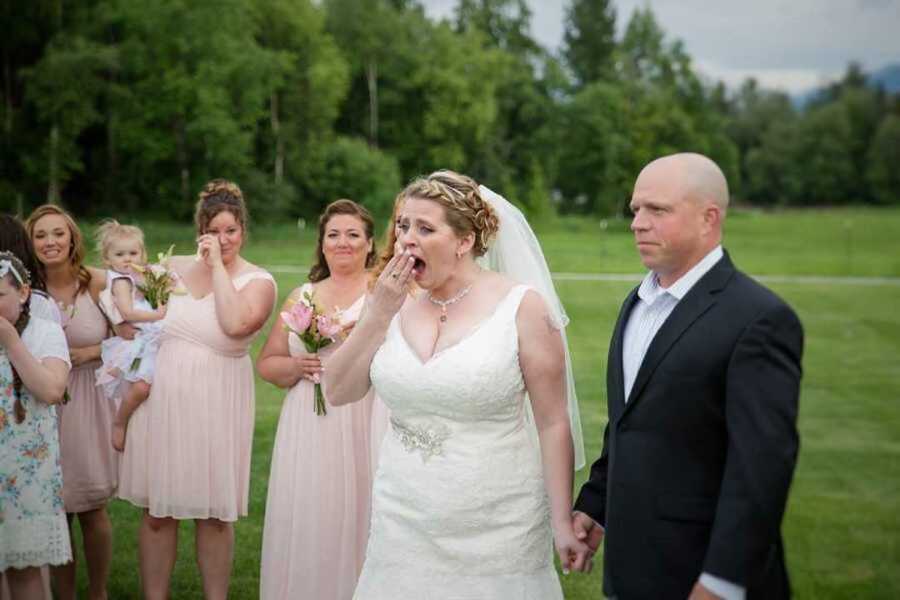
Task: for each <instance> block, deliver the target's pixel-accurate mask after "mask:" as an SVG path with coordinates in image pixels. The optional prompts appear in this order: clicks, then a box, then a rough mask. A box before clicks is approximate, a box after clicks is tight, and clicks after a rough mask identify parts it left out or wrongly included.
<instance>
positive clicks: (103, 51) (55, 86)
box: [22, 34, 116, 203]
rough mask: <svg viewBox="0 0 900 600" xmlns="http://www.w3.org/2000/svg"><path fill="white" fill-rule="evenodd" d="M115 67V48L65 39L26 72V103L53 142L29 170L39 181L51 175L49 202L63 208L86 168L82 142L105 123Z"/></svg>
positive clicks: (61, 37)
mask: <svg viewBox="0 0 900 600" xmlns="http://www.w3.org/2000/svg"><path fill="white" fill-rule="evenodd" d="M115 62H116V53H115V51H114V50H112V49H111V48H106V47H103V46H101V45H99V44H96V43H93V42H91V41H89V40H85V39H84V38H82V37H80V36H77V35H68V34H59V35H57V36H56V37H55V38H54V39H53V41H52V42H51V43H50V44H48V46H47V49H46V52H45V53H44V56H43V57H42V58H41V60H40V61H39V62H38V63H37V64H35V65H34V66H33V67H30V68H28V69H24V70H23V72H22V74H23V76H24V77H25V79H26V85H27V94H26V98H27V100H28V101H29V102H30V103H31V104H33V105H34V108H35V111H36V113H37V114H38V115H39V117H38V122H39V123H40V125H41V126H42V127H41V128H42V129H43V131H44V132H45V135H46V137H45V139H46V140H47V143H46V146H45V148H46V151H45V153H44V154H43V156H39V157H32V159H31V160H29V161H28V162H27V166H28V167H29V171H30V173H31V174H32V176H34V177H40V175H41V174H42V173H44V174H46V175H45V178H46V182H47V183H46V189H47V196H46V200H47V202H55V203H58V202H59V201H60V193H61V189H62V186H63V185H64V184H65V182H66V181H68V180H69V178H70V177H71V175H72V173H74V172H77V171H80V170H81V169H82V168H83V166H84V165H83V162H82V157H81V155H82V149H81V148H80V147H79V145H78V143H77V141H78V137H79V136H80V135H81V134H82V132H84V130H85V129H87V128H88V127H89V126H90V125H92V124H94V123H96V122H98V121H99V120H100V119H101V114H100V112H99V111H98V110H97V103H98V98H99V97H100V96H101V94H102V93H103V90H104V83H105V82H104V79H103V73H104V71H105V70H107V69H111V68H113V66H114V65H115Z"/></svg>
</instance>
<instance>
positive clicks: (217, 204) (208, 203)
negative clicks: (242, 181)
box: [194, 179, 248, 235]
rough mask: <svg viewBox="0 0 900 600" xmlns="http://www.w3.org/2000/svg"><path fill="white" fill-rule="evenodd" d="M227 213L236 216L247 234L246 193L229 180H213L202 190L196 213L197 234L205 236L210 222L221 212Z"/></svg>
mask: <svg viewBox="0 0 900 600" xmlns="http://www.w3.org/2000/svg"><path fill="white" fill-rule="evenodd" d="M223 211H227V212H230V213H231V214H232V215H234V219H235V220H236V221H237V222H238V224H239V225H240V226H241V229H243V230H244V234H245V235H246V233H247V225H248V215H247V205H246V204H245V203H244V193H243V192H241V188H239V187H238V184H236V183H234V182H233V181H228V180H227V179H213V180H211V181H208V182H207V183H206V185H204V186H203V189H202V190H200V194H199V198H198V200H197V207H196V210H195V211H194V224H195V225H196V226H197V234H198V235H203V234H204V233H206V230H207V228H208V227H209V223H210V221H212V220H213V219H215V218H216V215H218V214H219V213H220V212H223Z"/></svg>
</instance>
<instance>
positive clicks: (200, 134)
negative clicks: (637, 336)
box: [110, 0, 283, 218]
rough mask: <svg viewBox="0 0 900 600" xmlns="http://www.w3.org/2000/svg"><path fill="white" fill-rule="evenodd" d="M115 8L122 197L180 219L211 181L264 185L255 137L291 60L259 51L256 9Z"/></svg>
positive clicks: (218, 0) (221, 0)
mask: <svg viewBox="0 0 900 600" xmlns="http://www.w3.org/2000/svg"><path fill="white" fill-rule="evenodd" d="M114 9H115V10H113V9H111V10H110V18H111V20H112V22H111V24H110V26H112V27H115V28H116V29H117V30H118V31H119V32H120V35H121V41H120V43H119V47H120V57H121V61H120V62H121V70H122V76H121V82H122V86H123V89H124V90H126V92H125V93H123V94H122V95H121V96H120V97H119V98H117V103H116V106H115V107H114V111H115V113H116V115H117V119H118V123H119V131H120V134H119V135H118V137H117V142H118V144H119V147H120V148H121V149H122V152H121V154H122V176H123V179H124V180H126V181H127V182H128V187H127V188H126V190H127V191H126V192H123V193H130V194H135V195H136V196H137V197H139V198H143V199H147V200H151V206H153V207H154V208H155V209H156V210H164V211H167V212H168V213H169V214H171V215H175V216H178V217H179V218H181V217H186V216H187V215H189V214H190V211H191V205H192V197H193V194H194V192H195V191H196V190H197V189H198V188H199V187H200V186H201V185H202V183H203V182H204V181H206V180H208V179H210V178H212V177H223V176H224V177H229V178H232V179H235V180H237V181H238V182H240V181H241V180H242V179H246V178H248V177H252V178H253V179H254V180H259V178H257V177H253V175H254V173H255V172H256V167H255V160H254V153H253V145H254V141H255V134H256V130H257V125H258V123H259V121H260V120H261V119H263V118H264V117H265V116H266V112H265V110H266V106H267V101H268V100H269V98H270V91H271V89H272V83H271V82H272V81H273V79H275V78H277V76H278V68H279V67H280V66H281V65H282V62H283V61H279V60H278V55H276V54H274V53H273V52H271V51H267V50H264V49H262V48H261V47H260V46H259V45H258V43H257V41H256V39H255V37H254V34H255V31H254V27H253V26H252V23H253V20H252V18H251V14H250V12H249V8H248V7H247V5H246V4H245V3H244V2H242V1H240V0H215V1H213V0H203V1H199V2H198V1H188V0H173V1H171V2H166V3H151V4H137V3H133V2H130V1H129V0H118V3H117V4H116V5H115V7H114ZM212 23H214V24H215V26H210V24H212ZM248 196H249V197H250V198H251V204H254V203H265V202H267V201H268V199H267V198H265V197H254V196H253V195H251V194H248Z"/></svg>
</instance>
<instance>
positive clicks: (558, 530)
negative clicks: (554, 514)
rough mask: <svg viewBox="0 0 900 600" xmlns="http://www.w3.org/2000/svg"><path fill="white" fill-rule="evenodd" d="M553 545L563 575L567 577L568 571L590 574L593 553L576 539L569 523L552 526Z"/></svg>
mask: <svg viewBox="0 0 900 600" xmlns="http://www.w3.org/2000/svg"><path fill="white" fill-rule="evenodd" d="M553 543H554V545H555V546H556V552H557V554H559V562H560V565H561V566H562V571H563V574H564V575H568V574H569V571H581V572H585V573H589V572H590V570H591V568H592V562H591V559H592V558H593V556H594V552H593V551H592V550H591V549H590V547H589V546H588V545H587V544H586V543H585V542H583V541H581V540H579V539H578V538H577V537H576V535H575V531H574V530H573V528H572V524H571V523H570V522H568V521H567V522H565V523H561V524H559V525H554V527H553Z"/></svg>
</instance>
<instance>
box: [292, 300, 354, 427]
mask: <svg viewBox="0 0 900 600" xmlns="http://www.w3.org/2000/svg"><path fill="white" fill-rule="evenodd" d="M340 318H341V315H340V312H338V313H335V314H334V315H331V316H329V315H326V314H325V313H323V312H322V311H321V310H319V308H318V307H317V306H316V303H315V301H314V299H313V295H312V294H310V293H309V292H304V293H303V298H302V299H300V300H299V301H297V302H295V303H294V304H293V306H291V307H290V308H289V309H288V310H286V311H283V312H282V313H281V320H282V321H284V325H285V327H286V328H287V330H288V331H290V332H293V333H294V334H295V335H296V336H297V337H298V338H300V341H301V342H303V345H304V346H305V347H306V351H307V352H309V353H310V354H315V353H317V352H318V351H319V350H321V349H322V348H324V347H326V346H328V345H329V344H331V343H332V342H334V341H336V340H337V338H338V336H339V335H340V334H341V332H342V331H343V326H342V325H341V320H340ZM313 383H314V384H315V397H316V401H315V406H314V410H315V411H316V414H317V415H319V416H322V415H324V414H326V413H327V411H326V410H325V396H324V395H323V394H322V384H321V382H320V381H319V376H318V375H316V376H315V377H314V378H313Z"/></svg>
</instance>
